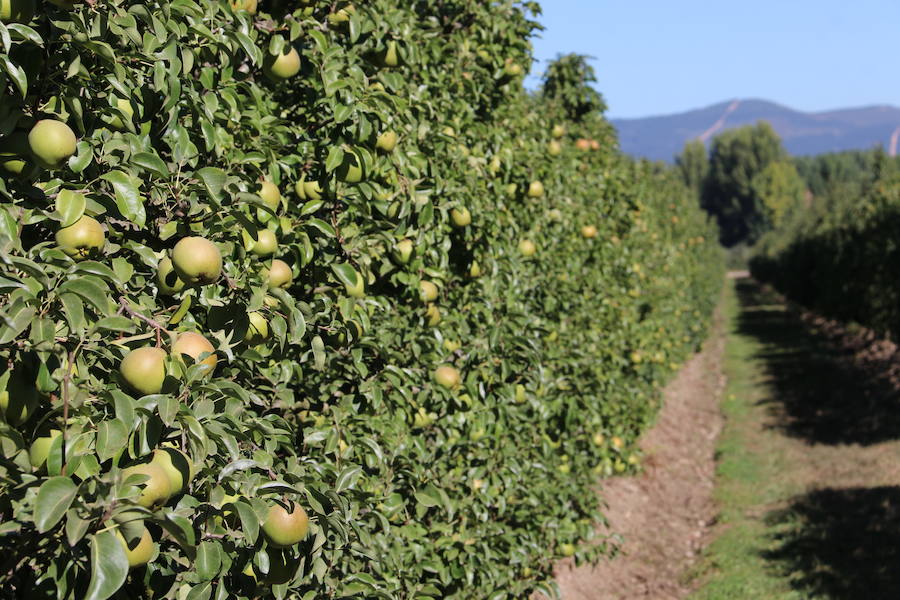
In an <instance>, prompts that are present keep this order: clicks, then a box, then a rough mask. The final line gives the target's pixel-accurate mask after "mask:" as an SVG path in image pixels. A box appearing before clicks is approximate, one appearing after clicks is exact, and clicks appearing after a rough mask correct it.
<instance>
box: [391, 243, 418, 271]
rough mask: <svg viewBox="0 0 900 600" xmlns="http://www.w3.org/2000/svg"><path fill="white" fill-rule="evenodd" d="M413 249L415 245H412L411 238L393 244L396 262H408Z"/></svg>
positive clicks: (403, 263) (402, 263)
mask: <svg viewBox="0 0 900 600" xmlns="http://www.w3.org/2000/svg"><path fill="white" fill-rule="evenodd" d="M414 250H415V246H414V245H413V243H412V240H408V239H403V240H400V241H399V242H397V244H396V245H395V246H394V258H396V259H397V262H398V263H400V264H401V265H405V264H408V263H409V260H410V258H412V255H413V251H414Z"/></svg>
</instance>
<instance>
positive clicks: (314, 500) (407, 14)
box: [0, 0, 721, 600]
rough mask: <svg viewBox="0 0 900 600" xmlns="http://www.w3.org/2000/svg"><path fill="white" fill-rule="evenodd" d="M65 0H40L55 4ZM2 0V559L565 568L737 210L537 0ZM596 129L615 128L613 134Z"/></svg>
mask: <svg viewBox="0 0 900 600" xmlns="http://www.w3.org/2000/svg"><path fill="white" fill-rule="evenodd" d="M37 1H38V2H40V0H37ZM37 6H38V5H37V4H35V0H30V1H29V0H9V1H8V2H6V3H0V21H2V24H0V43H2V44H3V48H2V52H3V57H2V60H0V71H2V77H3V87H2V95H3V96H2V102H0V170H2V174H3V179H2V181H0V196H2V200H0V249H2V260H3V264H4V273H3V275H2V276H0V283H2V286H3V291H4V295H3V296H2V298H0V316H2V323H3V325H2V329H0V359H2V363H0V369H2V372H0V389H2V390H3V391H2V395H0V415H2V419H0V550H2V553H3V555H4V560H5V568H4V569H3V570H2V571H0V589H2V590H3V591H4V593H5V592H6V591H9V594H10V595H12V596H21V595H22V594H24V593H26V592H25V590H27V593H28V594H30V596H29V597H34V598H43V597H48V598H49V597H54V598H79V599H88V600H102V599H105V598H109V597H112V596H113V595H118V597H135V598H137V597H148V598H191V599H194V598H210V597H212V596H213V594H215V596H216V597H228V598H255V597H260V596H261V595H271V596H274V597H277V598H285V597H292V598H300V597H305V598H312V597H323V596H334V597H350V596H364V597H385V598H420V599H422V598H467V599H468V598H489V597H491V598H501V597H524V596H527V595H528V594H529V593H530V592H532V591H534V590H537V589H542V590H545V591H548V592H549V591H551V586H552V584H551V583H550V581H551V577H552V566H553V560H554V558H556V557H559V556H568V555H575V556H576V557H577V558H578V559H591V558H594V557H597V556H599V555H600V554H603V553H606V552H609V551H610V550H611V547H610V546H609V545H608V544H605V543H599V544H592V545H590V544H589V545H586V546H584V547H579V546H578V544H579V542H581V541H582V540H586V539H591V538H592V537H594V536H595V533H594V527H593V524H594V523H595V522H596V521H597V520H599V519H601V518H602V513H601V511H600V506H599V502H598V500H597V498H596V495H595V493H594V486H595V483H596V478H597V476H605V475H612V474H614V473H618V472H624V471H626V470H628V469H634V468H637V465H638V464H639V456H638V455H637V453H636V452H635V451H634V447H633V442H634V440H635V439H636V437H637V435H638V434H639V433H640V431H641V429H642V427H643V426H644V425H645V424H646V423H647V422H648V421H649V420H650V418H651V417H652V415H653V412H654V409H655V399H656V390H657V389H658V387H659V385H660V383H661V382H662V381H664V380H665V378H666V377H668V376H669V375H670V374H671V373H672V372H673V371H674V370H675V369H676V368H677V366H678V363H679V362H680V361H681V360H682V359H683V357H685V356H686V355H687V354H688V353H689V352H690V351H692V350H693V349H694V348H696V346H697V344H698V343H699V341H700V340H702V337H703V335H704V329H705V321H706V318H707V317H708V315H709V312H710V310H711V307H712V304H713V302H714V298H715V291H716V287H717V285H718V281H719V279H720V277H719V276H720V274H721V273H720V264H721V261H720V260H719V257H718V255H717V254H716V251H715V249H714V244H713V242H712V240H713V239H714V236H713V235H711V233H712V232H711V230H710V226H709V224H708V223H707V222H706V220H705V218H704V216H703V215H702V214H701V213H700V211H699V210H698V209H697V207H696V206H695V205H694V202H693V201H692V199H691V197H690V194H689V192H688V191H687V190H685V189H684V188H682V187H681V186H680V185H679V184H677V183H676V178H675V177H673V176H672V174H670V173H668V172H666V171H665V170H663V169H661V168H659V167H657V166H653V165H646V164H635V163H632V162H630V161H629V160H627V159H626V158H624V157H622V156H621V155H620V154H619V153H618V152H617V150H616V141H615V135H614V133H613V131H612V129H611V127H610V126H609V124H608V123H607V122H606V121H605V120H604V119H603V117H602V110H603V106H602V100H600V98H599V95H598V94H597V93H596V92H594V91H593V89H592V88H591V87H590V83H591V77H590V75H591V74H590V70H589V68H587V67H586V63H585V62H584V59H582V58H581V57H565V58H563V59H561V60H560V61H558V62H557V63H555V64H554V65H551V68H550V70H549V72H548V75H547V80H546V83H545V86H544V89H543V91H542V92H541V93H539V94H528V93H526V92H525V90H524V88H523V86H522V78H523V76H524V73H525V70H526V67H528V65H530V63H531V56H530V47H529V43H528V39H529V36H530V35H531V34H532V32H533V31H534V29H535V28H536V27H537V24H536V23H535V22H533V21H532V20H530V19H531V17H530V15H533V14H536V13H537V12H539V7H538V6H537V4H535V3H534V2H519V1H515V0H502V1H500V2H492V3H481V2H471V1H469V0H444V1H442V2H425V1H424V0H423V1H416V2H413V3H410V4H409V5H407V4H403V3H398V2H396V1H393V0H371V1H370V2H366V3H364V4H363V3H357V5H355V6H354V5H353V4H350V3H347V2H332V1H328V2H325V1H324V0H322V1H318V0H301V1H299V2H284V1H281V0H264V1H263V2H261V3H259V4H258V3H257V2H256V0H233V1H230V2H228V1H215V0H198V1H195V2H171V1H168V0H158V1H154V2H147V3H140V2H133V1H131V0H97V1H96V2H78V1H75V2H68V1H63V0H59V1H58V2H54V3H53V4H52V5H47V4H43V3H40V8H41V10H40V11H37V10H34V9H35V8H36V7H37ZM587 150H589V151H587Z"/></svg>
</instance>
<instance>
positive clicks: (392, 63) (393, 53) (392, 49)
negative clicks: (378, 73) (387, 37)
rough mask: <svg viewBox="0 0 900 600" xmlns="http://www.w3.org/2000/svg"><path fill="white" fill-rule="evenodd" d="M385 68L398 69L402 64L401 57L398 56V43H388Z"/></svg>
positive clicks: (384, 61) (385, 53) (385, 52)
mask: <svg viewBox="0 0 900 600" xmlns="http://www.w3.org/2000/svg"><path fill="white" fill-rule="evenodd" d="M383 63H384V66H386V67H396V66H397V65H399V64H400V57H399V55H398V54H397V42H396V41H394V40H391V41H389V42H388V43H387V49H386V50H385V51H384V60H383Z"/></svg>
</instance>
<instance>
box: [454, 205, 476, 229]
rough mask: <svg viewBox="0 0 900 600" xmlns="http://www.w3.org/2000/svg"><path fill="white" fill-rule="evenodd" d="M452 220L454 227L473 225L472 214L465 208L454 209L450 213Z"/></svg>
mask: <svg viewBox="0 0 900 600" xmlns="http://www.w3.org/2000/svg"><path fill="white" fill-rule="evenodd" d="M450 220H451V221H452V222H453V226H454V227H459V228H462V227H466V226H468V225H470V224H471V223H472V213H470V212H469V209H468V208H466V207H465V206H461V207H458V208H454V209H453V210H451V211H450Z"/></svg>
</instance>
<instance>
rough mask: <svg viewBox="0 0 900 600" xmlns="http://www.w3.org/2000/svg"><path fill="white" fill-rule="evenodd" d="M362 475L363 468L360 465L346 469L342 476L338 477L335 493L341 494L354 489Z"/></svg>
mask: <svg viewBox="0 0 900 600" xmlns="http://www.w3.org/2000/svg"><path fill="white" fill-rule="evenodd" d="M361 475H362V467H360V466H359V465H350V466H348V467H345V468H344V470H343V471H341V474H340V475H338V477H337V480H336V481H335V484H334V491H335V493H337V494H340V493H341V492H342V491H344V490H348V489H350V488H352V487H353V486H354V485H355V484H356V482H357V481H358V480H359V478H360V476H361Z"/></svg>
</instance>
